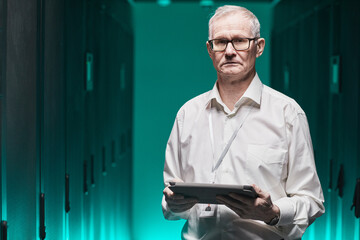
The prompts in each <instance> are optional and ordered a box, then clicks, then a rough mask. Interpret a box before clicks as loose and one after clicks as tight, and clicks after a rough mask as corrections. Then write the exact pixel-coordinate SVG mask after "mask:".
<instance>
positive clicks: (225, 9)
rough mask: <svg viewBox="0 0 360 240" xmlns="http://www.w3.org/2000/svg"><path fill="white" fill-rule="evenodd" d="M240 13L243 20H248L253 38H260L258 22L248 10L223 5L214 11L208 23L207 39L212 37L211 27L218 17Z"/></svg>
mask: <svg viewBox="0 0 360 240" xmlns="http://www.w3.org/2000/svg"><path fill="white" fill-rule="evenodd" d="M236 12H238V13H240V14H241V15H242V17H243V18H245V19H247V20H249V22H250V24H251V32H252V34H253V35H254V36H253V37H260V22H259V20H258V18H257V17H256V16H255V15H254V14H253V13H252V12H251V11H249V10H248V9H246V8H244V7H239V6H233V5H224V6H222V7H219V8H218V9H216V11H215V14H214V15H213V16H212V17H211V18H210V21H209V39H211V37H212V25H213V23H214V21H215V20H216V19H218V18H220V17H223V16H225V15H228V14H230V13H236Z"/></svg>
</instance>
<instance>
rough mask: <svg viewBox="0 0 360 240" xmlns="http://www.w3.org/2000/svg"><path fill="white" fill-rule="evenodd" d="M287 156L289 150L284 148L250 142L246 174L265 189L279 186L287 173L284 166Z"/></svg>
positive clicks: (250, 179)
mask: <svg viewBox="0 0 360 240" xmlns="http://www.w3.org/2000/svg"><path fill="white" fill-rule="evenodd" d="M286 156H287V151H286V150H285V149H282V148H275V147H273V146H268V145H253V144H249V145H248V148H247V159H246V174H247V177H248V180H249V181H250V183H255V184H257V185H258V186H259V187H260V188H263V189H264V190H265V189H266V190H271V189H273V188H276V187H277V186H279V184H280V183H281V181H282V179H283V178H284V177H285V176H284V175H286V174H285V171H286V168H285V167H284V166H285V163H286ZM284 168H285V169H284Z"/></svg>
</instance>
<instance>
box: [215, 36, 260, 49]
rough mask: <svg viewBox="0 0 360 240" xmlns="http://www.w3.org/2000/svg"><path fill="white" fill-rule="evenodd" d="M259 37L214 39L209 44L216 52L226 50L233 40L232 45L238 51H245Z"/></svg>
mask: <svg viewBox="0 0 360 240" xmlns="http://www.w3.org/2000/svg"><path fill="white" fill-rule="evenodd" d="M257 39H259V38H258V37H255V38H236V39H232V40H227V39H212V40H209V41H208V42H209V44H210V47H211V49H212V50H213V51H214V52H222V51H225V49H226V48H227V45H228V43H229V42H231V44H232V46H233V47H234V49H235V50H237V51H243V50H247V49H249V48H250V42H251V41H253V40H257Z"/></svg>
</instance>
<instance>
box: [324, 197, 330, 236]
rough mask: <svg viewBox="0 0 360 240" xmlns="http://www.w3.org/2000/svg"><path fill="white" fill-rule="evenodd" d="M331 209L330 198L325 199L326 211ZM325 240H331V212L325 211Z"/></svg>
mask: <svg viewBox="0 0 360 240" xmlns="http://www.w3.org/2000/svg"><path fill="white" fill-rule="evenodd" d="M330 207H331V197H329V198H328V199H327V205H326V209H330ZM325 239H326V240H331V211H327V214H326V232H325Z"/></svg>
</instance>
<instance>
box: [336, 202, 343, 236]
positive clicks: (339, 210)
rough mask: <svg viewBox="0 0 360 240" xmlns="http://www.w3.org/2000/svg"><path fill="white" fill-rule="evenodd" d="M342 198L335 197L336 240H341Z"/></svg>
mask: <svg viewBox="0 0 360 240" xmlns="http://www.w3.org/2000/svg"><path fill="white" fill-rule="evenodd" d="M342 205H343V200H342V198H338V199H337V218H336V238H335V239H336V240H342V224H343V223H342V215H343V212H342V210H343V209H342Z"/></svg>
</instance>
